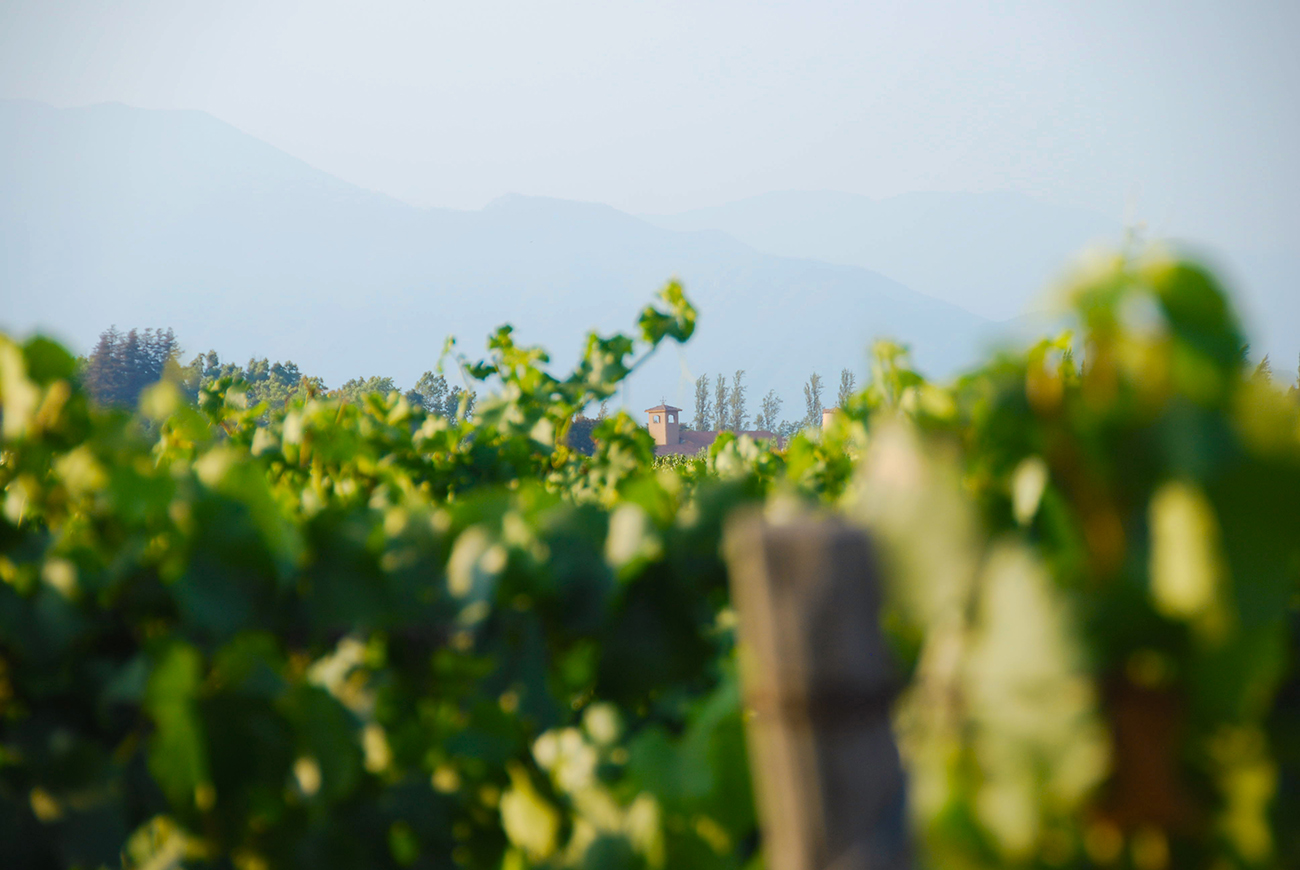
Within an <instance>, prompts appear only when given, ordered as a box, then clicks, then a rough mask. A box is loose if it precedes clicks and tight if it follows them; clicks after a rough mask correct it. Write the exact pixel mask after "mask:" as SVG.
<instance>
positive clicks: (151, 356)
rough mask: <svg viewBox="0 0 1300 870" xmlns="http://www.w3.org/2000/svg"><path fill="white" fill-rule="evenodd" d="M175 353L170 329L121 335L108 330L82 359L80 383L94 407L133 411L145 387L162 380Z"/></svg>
mask: <svg viewBox="0 0 1300 870" xmlns="http://www.w3.org/2000/svg"><path fill="white" fill-rule="evenodd" d="M178 353H180V345H179V344H178V343H177V341H176V334H175V333H174V332H172V331H171V330H170V329H167V330H162V329H157V330H155V329H146V330H143V331H141V330H137V329H133V330H131V331H130V332H128V333H126V334H125V335H124V334H122V333H120V332H118V331H117V328H116V327H112V326H110V327H109V328H108V329H107V330H105V331H104V332H103V333H101V334H100V336H99V341H98V342H97V343H96V345H95V349H94V350H93V351H92V352H91V354H90V356H89V357H88V358H87V359H86V361H85V364H84V367H83V369H82V381H83V383H84V384H85V386H86V389H87V391H88V392H89V393H90V395H91V397H92V398H93V399H94V400H95V401H96V402H97V403H99V404H101V405H113V406H117V407H133V406H134V405H135V404H136V403H137V402H138V401H139V400H140V392H141V391H142V390H143V389H144V388H145V387H147V386H149V385H150V384H156V383H157V382H158V381H160V380H162V378H163V373H164V371H165V370H166V368H167V366H168V365H169V364H171V363H173V362H174V361H175V358H176V355H177V354H178Z"/></svg>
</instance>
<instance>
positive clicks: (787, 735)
mask: <svg viewBox="0 0 1300 870" xmlns="http://www.w3.org/2000/svg"><path fill="white" fill-rule="evenodd" d="M725 546H726V556H727V562H728V566H729V570H730V575H731V589H732V600H733V602H734V603H735V606H736V609H737V612H738V615H739V620H740V656H741V679H742V684H743V686H744V692H745V702H746V705H747V706H748V707H749V709H750V710H751V711H752V715H751V716H750V717H749V718H748V721H747V724H746V732H747V736H748V742H749V752H750V767H751V769H752V771H753V774H754V781H755V790H756V792H757V799H758V811H759V817H760V820H761V821H762V824H763V838H764V839H763V843H764V848H765V850H766V853H767V866H768V868H770V870H882V868H889V870H900V868H906V867H909V866H910V863H911V862H910V850H909V847H908V836H907V820H906V807H905V801H904V795H903V791H904V781H903V774H902V769H901V767H900V765H899V758H898V751H897V749H896V747H895V745H894V739H893V734H892V732H891V730H890V722H889V702H890V700H891V699H892V696H893V691H892V690H893V687H894V685H895V684H894V677H893V674H892V673H891V669H890V666H889V655H888V650H887V648H886V647H885V644H884V642H883V640H882V638H881V636H880V630H879V626H878V614H879V594H880V593H879V588H878V587H879V583H878V574H877V568H876V563H875V559H874V556H873V553H872V550H871V546H870V543H869V541H868V539H867V536H866V534H865V533H864V532H862V531H861V530H860V529H856V528H853V527H851V526H849V525H847V524H845V523H843V522H841V521H839V520H835V519H830V518H814V517H809V516H804V517H799V518H796V519H793V520H791V521H789V522H783V523H772V522H768V521H765V520H764V519H763V518H761V517H760V516H758V515H757V514H751V515H748V516H741V517H737V518H735V519H734V520H733V522H732V523H731V524H730V525H729V526H728V529H727V536H726V544H725Z"/></svg>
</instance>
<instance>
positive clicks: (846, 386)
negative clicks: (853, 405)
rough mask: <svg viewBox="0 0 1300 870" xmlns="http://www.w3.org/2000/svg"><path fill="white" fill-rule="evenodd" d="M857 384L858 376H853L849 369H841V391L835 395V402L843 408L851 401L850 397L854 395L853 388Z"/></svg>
mask: <svg viewBox="0 0 1300 870" xmlns="http://www.w3.org/2000/svg"><path fill="white" fill-rule="evenodd" d="M856 384H857V378H855V377H854V376H853V372H851V371H849V370H848V369H841V370H840V392H839V395H837V396H836V397H835V404H836V406H837V407H840V408H843V407H844V406H845V405H847V404H848V403H849V399H850V398H851V397H852V396H853V388H854V386H855V385H856Z"/></svg>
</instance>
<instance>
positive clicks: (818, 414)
mask: <svg viewBox="0 0 1300 870" xmlns="http://www.w3.org/2000/svg"><path fill="white" fill-rule="evenodd" d="M803 401H804V407H805V408H806V410H807V412H808V413H807V415H806V416H805V417H804V418H803V422H804V425H805V426H820V425H821V422H822V379H821V376H820V375H818V374H817V373H816V372H813V373H812V376H811V377H809V378H808V383H806V384H804V385H803Z"/></svg>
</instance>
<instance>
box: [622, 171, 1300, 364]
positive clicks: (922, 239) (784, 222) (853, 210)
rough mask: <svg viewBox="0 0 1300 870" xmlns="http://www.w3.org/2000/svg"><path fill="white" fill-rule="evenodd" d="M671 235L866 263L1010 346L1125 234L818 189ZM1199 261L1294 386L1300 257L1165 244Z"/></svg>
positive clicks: (1030, 201)
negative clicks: (993, 331) (1062, 285)
mask: <svg viewBox="0 0 1300 870" xmlns="http://www.w3.org/2000/svg"><path fill="white" fill-rule="evenodd" d="M646 219H647V220H649V221H651V222H652V223H654V224H656V225H658V226H662V227H665V228H670V229H680V230H706V229H711V230H718V231H724V232H727V233H729V234H730V235H732V236H734V237H736V238H737V239H739V240H740V241H742V242H745V243H747V244H749V245H751V246H752V247H754V248H756V249H758V250H761V251H766V252H768V253H772V254H780V255H783V256H792V257H811V258H814V259H819V260H824V261H826V262H832V263H844V264H849V265H858V266H867V267H869V268H871V269H875V270H878V271H880V272H881V273H883V274H885V275H887V276H889V277H890V278H893V279H895V280H897V281H899V282H901V283H903V284H905V285H907V286H908V287H911V288H913V289H915V290H918V291H920V292H922V293H925V294H927V295H929V296H932V297H934V298H937V299H943V300H946V301H948V302H951V303H953V304H954V305H959V306H961V307H963V308H965V309H967V310H969V311H972V312H974V313H976V314H979V315H982V316H984V317H988V318H991V319H994V320H997V321H1000V322H1003V323H1002V324H1001V326H1000V327H999V328H998V330H997V332H998V334H999V335H1001V336H1005V337H1008V338H1010V339H1012V340H1026V339H1028V338H1030V337H1031V336H1034V335H1041V334H1042V333H1044V332H1051V331H1054V330H1056V329H1059V328H1061V327H1062V326H1064V325H1065V322H1064V321H1063V320H1062V319H1061V318H1059V317H1057V316H1054V315H1052V314H1050V313H1047V312H1046V311H1045V309H1053V308H1055V305H1056V302H1057V300H1056V299H1055V297H1054V294H1053V293H1052V292H1051V289H1052V288H1053V286H1054V285H1055V284H1056V283H1057V281H1058V279H1060V278H1061V277H1063V276H1065V275H1066V274H1067V273H1068V271H1069V269H1068V266H1069V264H1070V262H1071V261H1072V260H1074V259H1075V258H1076V257H1077V256H1078V255H1079V254H1080V253H1082V252H1083V251H1085V250H1086V249H1087V248H1088V247H1090V246H1093V245H1096V244H1098V243H1099V244H1101V245H1102V246H1104V247H1110V248H1114V247H1116V246H1117V245H1120V244H1121V243H1122V242H1123V240H1124V234H1125V231H1124V228H1123V227H1122V226H1121V225H1120V223H1119V222H1118V221H1112V220H1109V219H1107V218H1105V217H1103V216H1101V215H1098V214H1095V213H1093V212H1090V211H1086V210H1082V209H1074V208H1064V207H1061V206H1057V205H1053V204H1051V203H1046V202H1042V201H1040V200H1037V199H1034V198H1032V197H1029V196H1025V195H1023V194H1018V193H1005V192H1004V193H908V194H903V195H901V196H895V197H889V198H886V199H880V200H875V199H871V198H869V197H865V196H856V195H853V194H841V193H826V192H786V193H771V194H765V195H763V196H756V197H751V198H749V199H744V200H739V201H736V202H732V203H727V204H725V205H720V206H716V207H712V208H703V209H698V210H695V211H689V212H684V213H681V214H675V215H655V216H648V217H647V218H646ZM1166 241H1170V242H1172V243H1173V244H1175V245H1176V246H1177V247H1179V248H1181V249H1183V250H1184V251H1186V252H1187V253H1189V254H1190V255H1192V256H1194V257H1196V258H1198V259H1200V260H1203V261H1205V262H1207V263H1208V264H1209V265H1211V266H1212V267H1213V268H1214V269H1215V271H1216V272H1217V273H1218V274H1219V275H1220V276H1221V277H1222V278H1223V280H1224V281H1225V282H1226V283H1227V285H1228V287H1229V288H1230V289H1231V290H1232V291H1233V292H1234V295H1235V296H1236V299H1237V304H1238V307H1239V309H1240V310H1241V312H1242V315H1243V317H1244V319H1245V320H1246V322H1247V324H1248V326H1249V327H1250V331H1251V333H1252V336H1253V341H1254V345H1253V350H1252V355H1253V357H1254V358H1256V359H1258V358H1259V357H1261V356H1263V355H1264V354H1265V353H1269V354H1271V355H1272V358H1273V363H1274V370H1275V371H1279V372H1280V373H1281V377H1283V378H1284V379H1285V380H1294V377H1295V371H1294V370H1293V368H1292V367H1293V365H1294V363H1295V359H1296V352H1297V350H1300V329H1298V328H1297V327H1298V326H1300V289H1297V286H1296V277H1295V276H1297V275H1300V254H1297V253H1296V252H1295V251H1276V250H1259V251H1251V250H1234V251H1225V250H1222V249H1218V248H1215V247H1214V246H1212V245H1207V244H1204V243H1200V242H1188V241H1187V240H1180V239H1171V240H1169V239H1167V240H1166Z"/></svg>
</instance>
